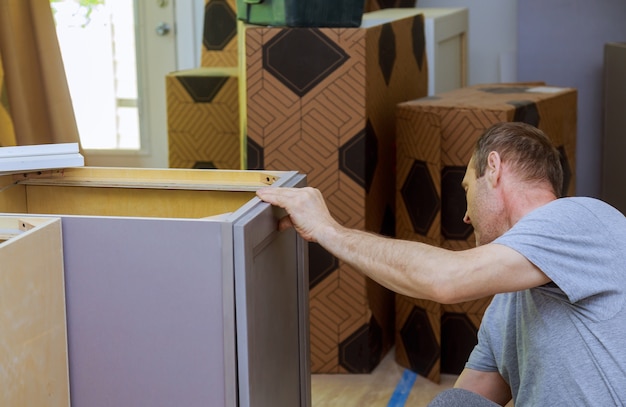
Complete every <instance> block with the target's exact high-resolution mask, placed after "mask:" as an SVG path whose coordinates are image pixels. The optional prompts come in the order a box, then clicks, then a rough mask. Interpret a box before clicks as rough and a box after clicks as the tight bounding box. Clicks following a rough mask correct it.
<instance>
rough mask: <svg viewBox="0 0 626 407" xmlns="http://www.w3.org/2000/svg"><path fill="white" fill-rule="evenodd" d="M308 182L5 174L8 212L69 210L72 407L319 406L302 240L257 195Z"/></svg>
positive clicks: (211, 174)
mask: <svg viewBox="0 0 626 407" xmlns="http://www.w3.org/2000/svg"><path fill="white" fill-rule="evenodd" d="M304 182H305V178H304V176H303V175H301V174H297V173H296V172H293V171H291V172H269V171H250V172H247V171H226V170H182V169H164V170H156V169H153V170H148V169H138V168H115V169H110V168H93V167H83V168H73V169H59V170H52V171H37V172H33V173H19V174H14V175H4V176H0V212H9V213H19V214H29V216H30V217H35V216H43V215H37V214H54V215H55V217H58V218H60V219H61V226H62V229H63V250H62V255H63V260H64V273H65V296H66V301H67V336H68V344H69V348H68V355H69V378H70V386H71V404H72V405H74V406H90V407H100V406H101V407H104V406H178V405H181V406H229V407H230V406H232V407H235V406H237V407H240V406H248V407H249V406H259V405H261V406H270V405H271V406H283V407H291V406H302V407H308V406H310V403H311V394H310V368H309V349H308V344H309V330H308V327H309V323H308V274H307V262H306V256H307V252H306V245H305V244H304V242H303V241H302V240H301V239H300V238H299V237H298V236H297V235H296V233H295V231H285V232H280V233H279V232H277V231H276V225H277V221H278V217H279V216H280V215H281V214H280V213H279V212H276V209H274V208H272V207H271V206H270V205H269V204H266V203H263V202H261V201H260V200H259V199H258V198H256V196H255V191H256V189H258V188H260V187H263V186H269V185H272V187H275V188H281V187H299V186H303V185H304ZM46 216H47V215H46ZM51 244H52V242H48V241H46V242H42V244H41V247H39V246H37V245H34V246H33V247H30V249H32V251H33V252H36V253H37V255H38V256H40V255H41V253H42V252H43V250H42V249H43V248H45V247H46V245H51ZM49 247H52V246H49ZM60 254H61V251H60V250H59V251H58V252H57V255H60ZM33 257H35V256H32V255H31V256H25V259H24V260H25V261H30V260H32V258H33ZM3 264H5V263H3ZM2 272H3V274H5V273H4V272H5V270H4V268H3V270H2ZM34 272H35V270H31V271H29V273H34ZM39 283H40V282H39V281H35V282H34V283H33V284H39ZM12 295H13V294H12ZM2 298H5V297H4V296H3V297H2ZM49 312H51V311H50V310H46V311H45V313H44V314H43V315H44V316H45V315H48V313H49ZM50 323H52V321H50ZM3 334H4V333H3ZM55 350H58V351H59V352H62V349H57V348H55ZM61 356H62V354H61V353H59V355H57V354H55V355H54V357H55V358H59V357H61ZM34 363H43V360H41V359H39V358H38V359H37V360H35V361H34ZM61 379H62V376H61V375H60V374H59V377H58V380H61ZM0 397H1V396H0ZM6 405H13V404H6ZM25 405H36V406H40V405H47V404H45V403H26V404H25Z"/></svg>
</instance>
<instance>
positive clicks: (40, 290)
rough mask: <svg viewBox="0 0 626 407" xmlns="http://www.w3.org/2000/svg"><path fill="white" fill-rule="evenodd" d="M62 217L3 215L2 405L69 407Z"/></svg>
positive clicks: (0, 249) (0, 236)
mask: <svg viewBox="0 0 626 407" xmlns="http://www.w3.org/2000/svg"><path fill="white" fill-rule="evenodd" d="M62 247H63V242H62V238H61V220H60V219H59V218H43V217H41V218H31V217H16V216H5V215H3V216H0V264H1V265H2V267H1V270H0V327H1V329H2V335H1V336H0V366H2V369H1V370H0V405H3V406H51V407H61V406H64V407H69V405H70V393H69V387H70V386H69V385H70V381H69V370H68V359H67V324H66V320H65V287H64V277H63V249H62Z"/></svg>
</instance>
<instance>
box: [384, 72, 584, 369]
mask: <svg viewBox="0 0 626 407" xmlns="http://www.w3.org/2000/svg"><path fill="white" fill-rule="evenodd" d="M576 97H577V92H576V90H575V89H571V88H558V87H551V86H545V84H542V83H535V84H523V83H518V84H515V83H514V84H482V85H476V86H471V87H466V88H462V89H458V90H454V91H450V92H444V93H441V94H438V95H436V96H433V97H427V98H422V99H417V100H413V101H409V102H405V103H400V104H398V106H397V138H398V149H397V182H396V198H397V208H396V209H397V211H396V233H397V237H398V238H401V239H407V240H415V241H420V242H425V243H429V244H432V245H435V246H439V247H444V248H447V249H452V250H462V249H467V248H471V247H473V246H474V236H473V229H472V227H471V226H470V225H467V224H465V223H464V222H463V215H464V214H465V210H466V202H465V193H464V191H463V189H462V188H461V181H462V179H463V176H464V174H465V168H466V165H467V163H468V161H469V159H470V157H471V154H472V151H473V148H474V143H475V142H476V140H477V139H478V137H479V136H480V135H481V134H482V133H483V131H484V130H485V129H487V128H488V127H490V126H491V125H492V124H495V123H497V122H510V121H522V122H526V123H530V124H532V125H534V126H536V127H538V128H540V129H541V130H543V131H544V132H545V133H546V134H547V135H548V136H549V137H550V138H551V139H552V141H553V142H554V144H555V146H557V148H558V149H559V151H560V152H561V158H562V165H563V169H564V172H565V179H564V185H563V191H564V194H565V195H573V194H574V188H575V169H576V105H577V103H576ZM489 302H490V298H485V299H482V300H477V301H471V302H468V303H463V304H457V305H438V304H437V305H432V304H431V303H430V302H429V301H423V300H415V299H411V298H407V297H404V296H400V295H398V296H397V297H396V307H397V310H398V314H397V315H396V360H397V361H398V362H399V363H400V364H402V365H404V366H406V367H410V368H412V369H413V370H415V371H417V372H418V373H420V374H422V375H424V376H427V377H429V378H431V379H433V380H436V381H437V380H439V372H440V370H441V371H442V372H444V373H458V372H459V370H460V369H461V368H462V367H463V365H464V363H465V360H466V359H467V356H469V351H471V349H472V348H473V346H474V344H475V343H476V332H477V329H478V326H479V325H480V321H481V319H482V314H483V313H484V310H485V309H486V307H487V306H488V304H489ZM416 321H418V322H419V324H418V325H416Z"/></svg>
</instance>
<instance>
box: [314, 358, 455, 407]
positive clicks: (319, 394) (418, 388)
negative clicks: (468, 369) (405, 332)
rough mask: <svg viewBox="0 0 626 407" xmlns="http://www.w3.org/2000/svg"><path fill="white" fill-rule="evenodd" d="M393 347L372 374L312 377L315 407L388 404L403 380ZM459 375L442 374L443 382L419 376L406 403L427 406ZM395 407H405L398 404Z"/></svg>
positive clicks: (370, 406) (451, 384) (375, 406)
mask: <svg viewBox="0 0 626 407" xmlns="http://www.w3.org/2000/svg"><path fill="white" fill-rule="evenodd" d="M404 371H405V368H404V367H402V366H400V365H398V364H397V363H396V362H395V359H394V350H393V349H392V350H391V351H390V352H389V353H388V354H387V355H386V356H385V358H384V359H383V360H382V362H381V363H380V364H379V365H378V367H376V369H374V371H373V372H372V373H370V374H314V375H312V376H311V398H312V407H335V406H337V407H357V406H358V407H362V406H368V407H378V406H381V407H383V406H384V407H386V406H388V405H389V401H390V400H391V398H392V395H393V394H394V391H395V390H396V387H397V386H398V383H400V381H401V379H402V375H403V374H404ZM456 378H457V376H455V375H441V383H440V384H436V383H433V382H431V381H430V380H428V379H426V378H424V377H422V376H417V378H416V379H415V383H414V384H413V386H412V387H411V391H410V393H409V395H408V398H407V399H406V403H405V405H406V406H411V407H422V406H426V405H427V404H428V403H429V402H430V400H432V398H433V397H435V395H437V394H438V393H439V392H441V391H442V390H445V389H447V388H450V387H452V386H453V385H454V381H455V380H456ZM393 407H401V406H400V405H399V404H397V403H395V405H394V406H393Z"/></svg>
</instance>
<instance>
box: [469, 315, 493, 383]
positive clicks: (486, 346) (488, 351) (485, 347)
mask: <svg viewBox="0 0 626 407" xmlns="http://www.w3.org/2000/svg"><path fill="white" fill-rule="evenodd" d="M485 317H486V315H485ZM486 332H487V327H486V325H482V324H481V327H480V329H479V330H478V343H477V344H476V346H474V349H473V350H472V352H471V353H470V356H469V358H468V360H467V363H466V364H465V367H466V368H469V369H473V370H478V371H481V372H497V371H498V366H497V364H496V360H495V357H494V354H493V351H492V347H491V344H490V338H489V336H488V335H487V333H486Z"/></svg>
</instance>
